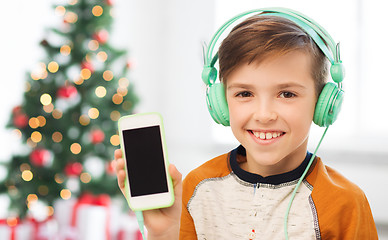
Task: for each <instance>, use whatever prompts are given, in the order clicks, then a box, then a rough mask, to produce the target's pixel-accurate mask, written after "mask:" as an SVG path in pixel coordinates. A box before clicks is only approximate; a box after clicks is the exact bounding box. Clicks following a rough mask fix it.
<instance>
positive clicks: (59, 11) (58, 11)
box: [55, 6, 66, 16]
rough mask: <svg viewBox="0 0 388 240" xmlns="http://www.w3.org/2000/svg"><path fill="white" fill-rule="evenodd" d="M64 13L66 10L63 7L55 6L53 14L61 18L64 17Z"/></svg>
mask: <svg viewBox="0 0 388 240" xmlns="http://www.w3.org/2000/svg"><path fill="white" fill-rule="evenodd" d="M65 13H66V8H65V7H64V6H57V7H56V8H55V14H57V15H58V16H63V15H65Z"/></svg>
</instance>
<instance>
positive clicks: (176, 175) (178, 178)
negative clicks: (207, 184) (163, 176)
mask: <svg viewBox="0 0 388 240" xmlns="http://www.w3.org/2000/svg"><path fill="white" fill-rule="evenodd" d="M168 171H169V173H170V175H171V178H172V182H173V185H174V192H175V195H177V196H179V195H182V186H181V185H182V174H181V173H180V172H179V171H178V169H177V168H176V167H175V165H173V164H170V165H169V166H168Z"/></svg>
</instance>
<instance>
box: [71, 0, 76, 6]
mask: <svg viewBox="0 0 388 240" xmlns="http://www.w3.org/2000/svg"><path fill="white" fill-rule="evenodd" d="M77 2H78V0H70V1H69V4H70V5H75V4H77Z"/></svg>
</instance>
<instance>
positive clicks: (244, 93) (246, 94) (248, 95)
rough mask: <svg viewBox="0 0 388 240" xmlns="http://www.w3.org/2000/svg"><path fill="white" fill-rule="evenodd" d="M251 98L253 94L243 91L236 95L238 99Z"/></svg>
mask: <svg viewBox="0 0 388 240" xmlns="http://www.w3.org/2000/svg"><path fill="white" fill-rule="evenodd" d="M251 96H252V94H251V93H250V92H248V91H243V92H239V93H237V94H236V97H242V98H246V97H251Z"/></svg>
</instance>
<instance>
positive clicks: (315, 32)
mask: <svg viewBox="0 0 388 240" xmlns="http://www.w3.org/2000/svg"><path fill="white" fill-rule="evenodd" d="M253 13H256V14H264V15H271V16H279V17H283V18H286V19H288V20H290V21H292V22H294V23H295V24H297V25H298V26H299V27H301V28H302V29H303V30H304V31H305V32H307V34H308V35H309V36H310V37H311V38H312V39H313V40H314V42H315V43H316V44H317V45H318V47H319V48H320V49H321V51H322V52H323V53H324V54H325V56H326V57H327V58H328V59H329V61H330V63H331V65H332V66H331V68H330V73H331V76H332V79H333V81H335V82H336V83H340V82H341V81H342V80H343V78H344V70H343V67H342V62H341V59H340V52H339V44H336V43H335V42H334V40H333V38H332V37H331V36H330V34H329V33H328V32H327V31H326V30H325V29H324V28H323V27H322V26H320V25H319V24H318V23H317V22H315V21H314V20H312V19H310V18H309V17H307V16H305V15H303V14H301V13H299V12H296V11H294V10H291V9H287V8H260V9H254V10H250V11H247V12H244V13H241V14H239V15H237V16H235V17H233V18H232V19H230V20H229V21H227V22H226V23H224V24H223V25H222V26H221V27H220V28H219V29H218V30H217V32H216V33H215V34H214V36H213V37H212V39H211V41H210V44H209V47H208V48H207V51H206V56H205V66H204V70H203V72H202V80H203V81H204V83H205V84H206V85H211V84H213V83H214V82H215V81H216V78H217V71H216V70H215V69H214V64H215V63H216V62H217V60H218V52H217V53H216V54H215V55H214V56H213V50H214V47H215V45H216V43H217V42H218V40H219V38H220V36H221V35H222V33H223V32H224V31H225V30H226V29H227V28H228V27H229V26H230V25H231V24H233V23H234V22H236V21H237V20H239V19H241V18H242V17H245V16H247V15H250V14H253ZM325 42H326V43H327V45H328V46H326V44H325Z"/></svg>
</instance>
